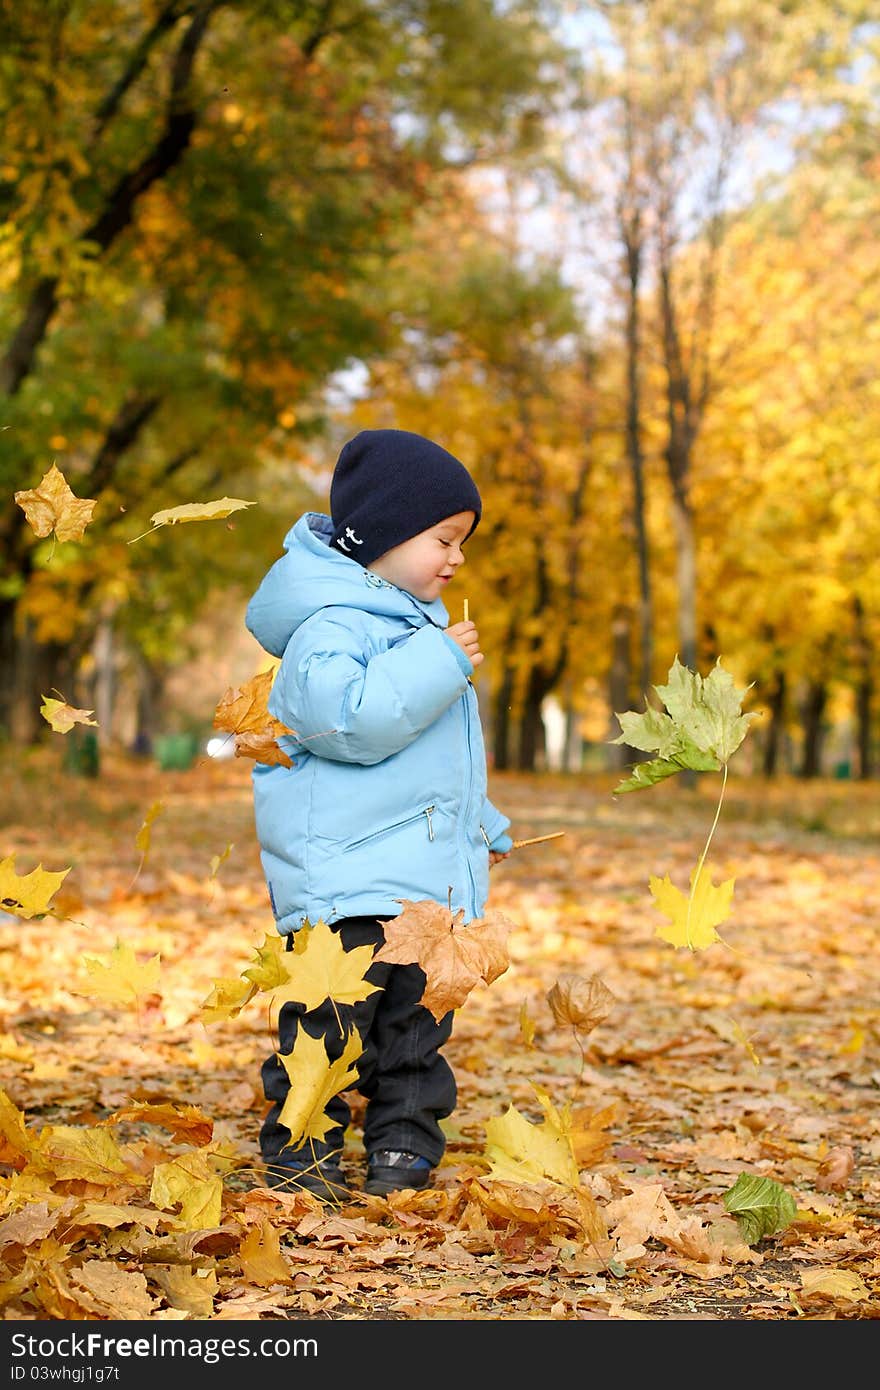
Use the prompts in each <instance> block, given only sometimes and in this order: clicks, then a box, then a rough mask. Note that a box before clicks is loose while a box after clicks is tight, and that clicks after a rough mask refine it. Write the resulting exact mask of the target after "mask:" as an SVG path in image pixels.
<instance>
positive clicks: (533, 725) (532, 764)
mask: <svg viewBox="0 0 880 1390" xmlns="http://www.w3.org/2000/svg"><path fill="white" fill-rule="evenodd" d="M549 693H550V687H549V686H548V685H547V683H546V681H545V680H544V678H543V676H542V673H541V672H540V671H539V670H537V669H535V668H534V667H533V668H532V670H531V672H530V673H529V683H528V685H527V687H526V694H525V699H524V700H523V712H522V718H521V719H520V724H519V747H518V749H517V758H516V765H517V767H518V768H519V770H520V772H536V771H537V770H538V764H539V761H543V758H544V753H545V747H544V720H543V717H542V714H541V706H542V705H543V703H544V697H545V696H546V695H549Z"/></svg>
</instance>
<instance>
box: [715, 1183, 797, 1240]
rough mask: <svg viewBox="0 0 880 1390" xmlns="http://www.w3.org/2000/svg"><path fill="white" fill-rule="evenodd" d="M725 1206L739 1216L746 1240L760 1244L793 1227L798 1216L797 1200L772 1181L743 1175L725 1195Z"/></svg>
mask: <svg viewBox="0 0 880 1390" xmlns="http://www.w3.org/2000/svg"><path fill="white" fill-rule="evenodd" d="M723 1201H724V1205H725V1207H726V1208H727V1210H728V1211H729V1212H730V1213H731V1215H732V1216H735V1217H736V1220H737V1225H738V1226H739V1229H740V1232H741V1234H742V1237H743V1240H745V1241H746V1243H747V1244H748V1245H756V1244H757V1243H758V1241H759V1240H761V1239H762V1238H763V1237H764V1236H772V1235H775V1234H776V1233H777V1231H784V1230H785V1228H786V1226H790V1225H791V1223H792V1221H794V1219H795V1216H796V1214H797V1203H796V1202H795V1199H794V1198H793V1197H792V1196H791V1195H790V1194H789V1193H788V1192H786V1190H785V1188H784V1187H781V1186H780V1185H779V1183H778V1182H774V1181H773V1179H772V1178H757V1177H752V1176H750V1175H749V1174H748V1173H740V1175H739V1177H738V1178H737V1180H736V1182H735V1183H734V1185H733V1187H731V1188H728V1190H727V1192H725V1193H724V1194H723Z"/></svg>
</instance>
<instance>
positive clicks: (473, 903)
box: [459, 695, 485, 916]
mask: <svg viewBox="0 0 880 1390" xmlns="http://www.w3.org/2000/svg"><path fill="white" fill-rule="evenodd" d="M469 706H470V700H469V698H468V697H467V695H466V696H465V701H464V741H465V756H466V758H467V769H468V776H467V790H466V793H465V798H464V814H463V815H462V818H461V822H460V824H459V841H460V843H461V846H462V849H463V858H464V862H465V867H466V869H467V876H468V883H469V884H470V890H471V900H470V915H471V916H476V912H477V885H476V884H475V883H474V875H473V871H472V870H471V858H470V855H469V854H468V852H467V839H466V837H467V825H468V821H469V819H470V809H471V795H472V792H473V781H474V768H473V759H472V758H471V712H470V708H469ZM484 833H485V832H484Z"/></svg>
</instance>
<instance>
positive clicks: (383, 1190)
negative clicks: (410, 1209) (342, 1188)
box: [364, 1178, 429, 1197]
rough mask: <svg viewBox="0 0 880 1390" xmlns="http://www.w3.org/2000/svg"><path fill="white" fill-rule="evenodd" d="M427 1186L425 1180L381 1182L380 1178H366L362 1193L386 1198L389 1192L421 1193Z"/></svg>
mask: <svg viewBox="0 0 880 1390" xmlns="http://www.w3.org/2000/svg"><path fill="white" fill-rule="evenodd" d="M428 1185H429V1184H428V1181H427V1179H426V1180H425V1182H383V1181H382V1179H381V1178H368V1179H367V1181H366V1182H365V1183H364V1191H365V1192H366V1193H367V1194H368V1195H369V1196H370V1197H387V1196H388V1193H389V1192H421V1191H422V1190H423V1188H426V1187H428Z"/></svg>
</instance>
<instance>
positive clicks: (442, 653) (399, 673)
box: [269, 616, 467, 765]
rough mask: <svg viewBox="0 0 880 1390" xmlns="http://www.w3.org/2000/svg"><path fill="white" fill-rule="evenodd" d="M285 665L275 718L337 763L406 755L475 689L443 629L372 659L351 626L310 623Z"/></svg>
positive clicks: (425, 631) (273, 698)
mask: <svg viewBox="0 0 880 1390" xmlns="http://www.w3.org/2000/svg"><path fill="white" fill-rule="evenodd" d="M304 628H305V629H306V630H305V631H303V630H301V631H300V632H299V633H297V634H296V635H295V636H294V637H293V638H292V640H291V642H290V644H289V646H288V648H287V651H286V652H285V654H284V658H283V660H282V662H281V666H280V668H279V671H278V674H277V676H276V677H275V683H274V685H273V687H272V693H271V695H270V697H269V712H270V714H273V715H274V716H275V718H276V719H280V720H281V722H282V723H283V724H286V725H287V727H288V728H289V729H293V730H294V731H295V733H296V736H297V738H298V739H299V741H300V742H301V743H303V744H304V745H305V747H306V749H307V750H308V751H309V752H311V753H316V754H317V755H318V756H319V757H322V758H332V759H335V760H336V761H337V762H347V763H362V764H365V765H369V764H372V763H380V762H382V760H383V759H384V758H388V757H390V756H391V754H392V753H399V752H400V750H401V749H402V748H406V747H407V745H408V744H410V743H412V741H413V739H415V738H417V737H418V735H419V734H420V733H421V732H422V731H423V730H424V729H426V728H427V727H428V725H429V724H433V722H434V720H435V719H437V718H438V717H439V716H440V715H441V714H442V713H443V712H444V710H446V709H448V708H449V706H450V705H451V704H453V703H454V702H455V701H456V700H457V699H458V698H459V697H460V696H461V695H462V694H463V692H464V691H465V690H466V689H467V677H466V675H465V674H464V672H463V670H462V669H461V667H460V666H459V664H458V662H457V661H456V659H455V656H454V654H453V653H452V652H451V651H450V649H449V644H448V642H447V639H446V638H445V637H444V635H443V633H442V631H441V630H440V628H437V627H433V626H431V625H426V626H425V627H421V628H419V629H418V631H417V632H414V633H413V635H412V636H411V637H408V638H407V640H406V641H405V642H400V643H398V644H397V645H396V646H394V647H389V648H388V650H387V651H384V652H379V653H377V654H376V655H374V656H369V657H368V656H367V654H366V653H365V652H364V651H363V650H362V643H361V639H360V637H359V636H358V634H357V633H356V632H355V631H353V630H352V628H350V627H349V626H348V625H347V624H346V623H344V622H340V621H338V620H335V619H333V618H330V617H326V616H322V617H321V618H320V619H317V620H316V621H315V623H313V624H308V625H304Z"/></svg>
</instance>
